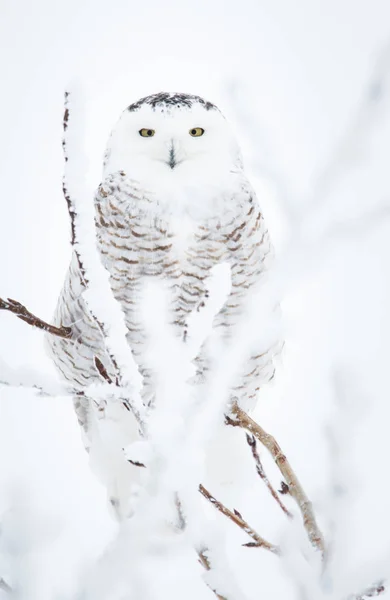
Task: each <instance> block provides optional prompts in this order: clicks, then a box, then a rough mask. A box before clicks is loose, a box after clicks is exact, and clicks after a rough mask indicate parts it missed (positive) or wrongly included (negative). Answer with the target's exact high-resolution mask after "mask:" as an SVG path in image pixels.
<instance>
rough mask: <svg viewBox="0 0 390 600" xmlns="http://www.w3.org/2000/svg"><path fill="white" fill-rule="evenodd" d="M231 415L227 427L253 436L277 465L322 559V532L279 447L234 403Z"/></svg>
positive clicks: (323, 550) (310, 538)
mask: <svg viewBox="0 0 390 600" xmlns="http://www.w3.org/2000/svg"><path fill="white" fill-rule="evenodd" d="M231 412H232V414H233V415H234V416H235V417H236V419H232V418H230V417H227V419H226V422H227V423H228V424H229V425H232V426H236V427H242V428H243V429H246V430H247V431H249V432H250V433H251V434H252V435H254V436H255V437H256V438H257V439H258V440H259V442H260V443H261V444H263V446H265V448H267V450H268V451H269V453H270V454H271V456H272V458H273V459H274V461H275V463H276V464H277V466H278V468H279V470H280V472H281V474H282V475H283V477H284V478H285V480H286V484H287V486H288V491H289V493H290V495H291V497H292V498H294V500H295V502H296V503H297V505H298V507H299V509H300V511H301V514H302V518H303V524H304V527H305V529H306V531H307V535H308V537H309V540H310V542H311V543H312V545H313V546H314V547H315V548H316V549H317V550H319V551H320V552H321V554H322V557H324V554H325V542H324V537H323V535H322V532H321V530H320V528H319V526H318V524H317V521H316V518H315V515H314V511H313V507H312V503H311V502H310V500H309V498H308V497H307V496H306V494H305V492H304V489H303V487H302V485H301V483H300V482H299V479H298V477H297V476H296V475H295V473H294V471H293V469H292V467H291V465H290V463H289V462H288V460H287V458H286V456H285V454H283V452H282V449H281V447H280V446H279V444H278V443H277V441H276V440H275V438H274V437H273V436H272V435H270V434H269V433H267V432H266V431H265V430H264V429H263V428H262V427H261V426H260V425H258V423H256V422H255V421H254V420H253V419H251V417H250V416H249V415H247V413H246V412H245V411H243V410H242V408H240V407H239V406H238V404H237V403H235V404H234V405H233V407H232V411H231Z"/></svg>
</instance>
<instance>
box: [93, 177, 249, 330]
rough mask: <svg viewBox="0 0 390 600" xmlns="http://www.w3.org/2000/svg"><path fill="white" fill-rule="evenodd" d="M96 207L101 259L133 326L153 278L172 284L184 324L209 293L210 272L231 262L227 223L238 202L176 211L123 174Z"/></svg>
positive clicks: (102, 191)
mask: <svg viewBox="0 0 390 600" xmlns="http://www.w3.org/2000/svg"><path fill="white" fill-rule="evenodd" d="M118 178H119V179H118ZM205 201H207V198H206V199H203V202H205ZM173 205H174V206H177V198H175V199H174V200H173ZM95 208H96V230H97V243H98V248H99V251H100V254H101V258H102V261H103V264H104V266H105V267H106V269H107V270H108V271H109V273H110V276H111V285H112V289H113V292H114V295H115V296H116V298H117V300H119V301H120V302H122V303H123V304H124V309H125V313H127V314H128V316H129V319H132V324H133V326H134V328H137V329H139V327H138V325H139V323H138V322H136V321H137V316H136V313H137V303H138V301H139V298H140V296H141V292H142V287H143V285H144V283H145V280H146V279H147V278H148V277H149V276H151V277H159V278H161V279H163V280H164V281H165V282H168V283H169V284H170V286H171V293H172V298H171V300H172V306H174V309H173V310H174V311H175V313H176V314H175V319H174V321H175V322H176V323H177V324H182V325H184V322H185V318H186V315H188V314H189V312H191V311H192V310H193V309H194V308H195V307H196V306H197V304H199V303H200V302H201V301H202V299H203V296H204V295H205V293H206V280H207V278H208V276H209V274H210V269H211V268H212V267H213V266H214V265H216V264H219V263H221V262H225V261H227V260H228V253H227V248H226V244H225V242H224V237H223V232H224V223H226V222H229V221H230V222H231V221H232V220H233V221H234V220H235V217H237V216H238V214H237V213H238V208H237V202H224V203H222V202H219V203H218V202H213V199H210V202H209V206H207V207H206V208H205V209H203V208H202V207H198V208H197V207H194V205H193V202H188V201H187V199H186V197H183V203H182V206H181V208H180V210H174V208H173V207H171V206H170V205H169V203H168V202H167V200H166V198H164V199H163V201H161V202H160V201H159V198H158V197H156V196H155V195H153V194H148V193H145V192H144V190H142V189H141V188H140V186H139V185H138V184H137V182H132V181H131V180H127V179H126V178H125V177H123V176H121V175H120V174H119V176H118V175H117V176H116V177H114V176H111V177H109V178H108V179H106V181H105V182H104V183H103V184H102V185H101V186H100V188H99V190H98V193H97V196H96V200H95Z"/></svg>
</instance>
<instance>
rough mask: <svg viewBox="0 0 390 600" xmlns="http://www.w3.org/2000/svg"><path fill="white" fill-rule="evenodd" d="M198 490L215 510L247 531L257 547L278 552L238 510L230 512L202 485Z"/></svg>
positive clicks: (276, 547)
mask: <svg viewBox="0 0 390 600" xmlns="http://www.w3.org/2000/svg"><path fill="white" fill-rule="evenodd" d="M199 491H200V493H201V494H202V495H203V496H204V497H205V498H206V500H208V501H209V502H210V503H211V504H212V505H213V506H215V508H216V509H217V510H219V512H221V513H222V514H223V515H225V517H228V519H230V520H231V521H233V523H235V524H236V525H238V527H240V529H242V530H243V531H245V533H247V534H248V535H249V536H250V537H251V538H252V539H253V540H254V542H255V545H256V547H257V548H265V549H266V550H269V551H270V552H273V553H274V554H278V555H279V554H280V549H279V548H278V546H275V545H274V544H271V543H270V542H267V540H265V539H264V538H263V537H261V535H259V534H258V533H257V532H256V531H255V530H254V529H252V527H251V526H250V525H249V524H248V523H247V522H246V521H245V520H244V519H243V518H242V516H241V515H240V513H239V512H237V511H235V512H232V511H231V510H229V509H228V508H226V506H224V505H223V504H222V502H219V500H217V499H216V498H214V496H212V495H211V494H210V492H209V491H208V490H206V488H205V487H204V485H202V484H200V485H199ZM245 545H246V544H245ZM251 546H252V544H251Z"/></svg>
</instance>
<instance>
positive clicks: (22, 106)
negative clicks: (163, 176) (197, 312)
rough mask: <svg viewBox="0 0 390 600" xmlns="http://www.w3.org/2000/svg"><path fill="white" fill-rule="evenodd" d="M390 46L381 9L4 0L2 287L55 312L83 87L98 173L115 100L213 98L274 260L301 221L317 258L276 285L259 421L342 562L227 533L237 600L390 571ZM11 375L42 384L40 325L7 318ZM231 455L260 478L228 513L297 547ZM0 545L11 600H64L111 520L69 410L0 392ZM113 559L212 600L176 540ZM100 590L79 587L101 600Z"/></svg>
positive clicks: (38, 310) (325, 588) (0, 329)
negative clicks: (229, 128) (231, 131)
mask: <svg viewBox="0 0 390 600" xmlns="http://www.w3.org/2000/svg"><path fill="white" fill-rule="evenodd" d="M389 40H390V5H389V3H388V1H387V0H371V1H370V2H368V0H365V1H363V0H358V1H352V0H337V1H336V0H326V1H325V0H296V1H295V2H291V1H289V0H272V1H271V0H268V1H267V0H252V1H250V0H242V1H241V2H239V3H238V2H233V1H232V0H227V1H226V0H225V1H223V0H220V1H215V0H211V1H210V0H197V2H191V3H190V2H187V1H183V0H181V1H173V0H167V1H165V2H160V1H159V0H155V1H154V2H150V1H145V2H135V1H132V0H130V1H126V0H112V1H111V2H110V3H108V2H103V1H101V0H98V1H95V2H92V1H90V2H86V1H84V0H80V1H76V0H68V1H67V2H58V1H57V2H49V0H36V1H35V2H33V3H32V2H27V1H26V0H24V1H22V2H18V3H16V2H13V1H11V0H1V2H0V45H1V53H0V65H1V79H0V81H1V95H0V132H1V142H0V189H1V200H0V206H1V213H0V297H3V298H4V297H11V298H15V299H18V300H20V301H21V302H23V303H24V304H26V305H27V306H28V308H29V309H30V310H31V311H32V312H34V313H35V314H38V315H39V316H41V317H42V318H44V319H46V320H48V321H50V319H51V315H52V313H53V310H54V306H55V302H56V299H57V296H58V293H59V290H60V287H61V285H62V282H63V278H64V275H65V271H66V269H67V266H68V262H69V259H70V245H69V225H68V214H67V209H66V205H65V202H64V199H63V196H62V189H61V180H62V172H63V157H62V149H61V137H62V103H63V92H64V88H65V87H66V85H67V84H68V82H69V81H70V80H72V79H73V78H75V77H78V78H81V79H82V81H83V84H84V87H85V93H86V98H87V112H88V121H87V137H86V147H87V153H88V156H89V159H90V167H91V168H90V172H89V174H88V177H89V181H90V182H93V183H96V184H97V183H98V182H99V178H100V170H101V162H102V154H103V150H104V146H105V143H106V139H107V136H108V134H109V131H110V128H111V127H112V125H113V124H114V123H115V121H116V119H117V118H118V116H119V114H120V112H121V110H123V108H125V107H126V106H127V105H128V104H130V103H131V102H132V101H135V100H137V99H138V98H140V97H141V96H144V95H147V94H149V93H153V92H157V91H161V90H167V91H184V92H189V93H195V94H199V95H201V96H204V97H205V98H207V99H209V100H211V101H212V102H215V103H216V104H217V105H218V106H219V107H220V108H221V110H222V111H223V112H224V113H225V115H226V116H227V118H228V119H229V120H230V121H231V122H232V123H233V125H234V127H235V128H236V131H237V135H238V136H239V138H240V140H241V145H242V148H243V152H244V158H245V160H246V164H247V170H248V171H249V172H250V173H251V176H252V179H253V182H254V183H255V185H256V186H257V190H258V195H259V199H260V202H261V204H262V206H263V210H264V214H265V217H266V219H267V221H268V224H269V227H270V230H271V234H272V235H273V238H274V242H275V245H276V247H277V250H278V251H279V252H280V253H281V254H282V255H283V251H284V249H285V248H290V246H289V245H288V244H289V243H290V242H289V239H290V236H295V235H296V234H297V228H298V222H300V223H302V215H303V217H304V219H306V221H305V225H304V231H305V239H306V242H305V243H306V244H307V252H304V254H303V256H301V255H299V252H298V253H297V260H299V261H300V265H301V267H300V268H299V269H297V270H296V272H295V269H294V268H293V261H292V262H291V263H290V264H289V266H288V269H287V270H288V271H289V276H286V277H285V283H284V285H283V286H282V287H283V290H284V291H285V297H284V300H283V304H282V307H283V313H284V329H285V338H286V346H285V351H284V356H283V364H282V366H281V368H280V369H279V372H278V375H277V379H276V381H275V383H274V384H273V385H272V386H270V388H269V389H268V390H265V391H263V392H262V393H261V395H260V400H259V404H258V407H257V409H256V419H257V420H258V421H259V422H260V423H261V424H262V425H263V427H265V429H267V430H269V431H270V432H272V434H273V435H274V436H275V437H276V438H277V440H278V441H279V443H280V444H281V446H282V448H283V450H284V451H285V452H286V454H287V455H288V457H289V460H290V461H291V463H292V464H293V466H294V468H295V470H296V472H297V474H298V476H299V477H300V479H301V481H302V483H303V485H304V487H305V489H306V492H307V493H308V495H309V497H310V498H311V499H312V500H313V502H314V505H315V508H316V511H317V514H318V517H319V520H320V523H321V525H322V527H323V529H324V530H325V532H326V533H327V535H328V537H329V539H331V540H332V554H331V558H330V567H329V574H328V577H327V580H326V581H325V583H323V585H322V587H321V588H318V587H316V584H315V582H311V583H310V581H309V583H307V581H308V580H310V578H311V577H313V575H312V574H309V575H307V576H306V574H305V566H304V564H303V563H302V561H299V560H295V558H294V553H293V552H292V556H291V557H290V558H286V559H285V560H280V559H279V558H277V557H275V556H273V555H271V554H268V553H267V552H266V551H264V550H261V549H246V548H241V547H240V544H241V543H243V542H245V541H248V540H247V539H246V538H245V536H244V534H242V533H241V532H238V533H237V532H235V531H234V526H233V525H232V524H231V523H229V522H228V521H226V529H227V531H229V532H231V538H232V539H231V540H230V543H229V544H230V545H229V550H228V551H229V552H230V553H231V558H232V561H233V562H234V565H235V576H236V580H237V582H238V584H239V586H240V588H241V590H242V593H243V597H245V598H248V599H249V600H250V599H252V598H253V599H254V598H259V597H264V598H267V599H269V600H273V599H275V600H276V599H277V600H279V599H282V598H288V599H290V598H291V599H294V598H310V599H313V598H322V597H324V598H328V597H329V598H332V599H333V598H334V599H336V598H338V599H340V600H341V599H342V598H345V597H346V596H347V595H348V593H352V592H358V591H360V590H362V589H364V588H365V587H367V586H368V585H370V584H371V583H372V582H374V581H378V580H379V579H381V578H382V577H383V578H386V577H389V578H390V519H389V515H388V504H389V490H390V483H389V481H388V456H389V455H390V436H389V434H388V430H389V418H390V408H388V372H389V358H390V351H389V342H388V340H389V338H390V317H389V314H388V307H389V305H390V275H389V272H388V271H389V270H388V257H389V252H390V241H389V240H390V237H389V236H390V58H389V52H388V51H387V55H386V45H388V44H389ZM381 57H382V58H381ZM378 58H379V59H380V64H379V66H377V67H376V66H375V65H376V64H377V59H378ZM375 68H377V69H378V73H379V74H380V75H379V76H378V75H377V74H376V71H375ZM386 69H387V71H386ZM383 73H387V79H386V76H382V74H383ZM378 77H379V78H378ZM369 82H373V83H371V84H370V83H369ZM367 85H368V86H369V87H368V91H367ZM345 139H347V142H348V143H347V144H344V145H343V144H341V146H340V142H342V141H343V140H345ZM327 165H330V168H327ZM324 169H325V171H324ZM270 176H272V177H271V180H270V179H269V177H270ZM310 211H312V212H310ZM306 215H307V217H306ZM293 239H294V237H293ZM10 369H11V370H12V369H14V370H15V372H14V376H15V377H18V376H21V375H23V376H26V374H27V373H28V372H29V371H33V370H35V371H38V372H39V373H43V374H45V373H48V374H49V373H50V374H52V375H53V368H52V366H51V364H50V361H49V359H48V358H47V357H46V355H45V352H44V347H43V336H42V333H41V332H39V331H37V330H33V329H32V328H30V327H28V326H27V325H25V324H24V323H22V322H21V321H18V320H17V319H16V318H15V317H13V316H12V315H9V314H6V313H0V379H1V378H2V377H1V375H2V374H5V375H7V376H8V377H10ZM240 433H242V432H237V435H239V434H240ZM264 458H265V464H266V466H268V469H269V470H270V472H271V473H272V474H273V476H274V477H273V479H274V481H275V483H276V484H278V481H279V480H280V478H278V475H277V473H276V472H275V470H274V468H273V467H272V465H271V464H270V462H269V460H267V459H266V457H265V455H264ZM241 460H242V464H243V465H244V466H243V472H244V473H248V482H249V481H250V483H248V482H247V483H246V484H245V482H244V483H243V489H244V490H245V493H244V494H243V498H242V503H241V505H240V506H238V505H237V506H236V507H235V508H237V509H238V510H240V511H242V512H243V514H244V516H245V517H246V519H247V520H248V521H249V522H250V523H251V524H252V525H253V526H254V527H255V528H256V529H257V530H258V531H259V533H260V534H262V535H264V536H265V537H266V538H267V539H269V540H271V541H272V542H274V543H282V542H283V540H284V541H285V542H286V546H288V544H289V541H288V540H289V538H290V537H291V536H290V533H289V531H288V528H287V524H286V523H285V521H284V520H283V515H282V514H281V512H280V511H278V509H277V506H276V505H274V504H275V503H274V502H273V500H272V499H270V498H268V496H267V493H266V491H265V490H264V489H263V487H262V485H261V482H260V481H259V480H257V479H256V478H255V477H253V478H249V473H250V470H251V469H253V465H252V463H251V457H250V453H249V450H248V449H247V448H246V446H245V443H244V441H243V442H242V456H241V455H240V461H241ZM279 513H280V514H279ZM0 533H1V535H0V578H1V577H4V578H5V579H7V580H12V581H17V582H18V586H19V593H20V595H21V597H22V598H26V599H27V598H28V599H29V600H35V598H36V599H38V598H39V600H52V599H57V598H58V599H64V600H65V599H71V598H72V599H73V598H75V597H76V596H75V594H78V593H79V592H80V589H81V583H80V582H81V581H85V578H87V579H88V578H89V581H90V582H91V581H93V580H94V578H95V575H94V571H93V568H94V567H93V565H94V563H95V561H96V560H97V558H98V557H99V556H100V555H101V554H102V553H103V552H104V550H105V548H106V547H107V544H109V542H110V541H112V540H114V539H115V536H116V535H117V526H116V524H115V523H114V521H113V520H112V518H111V516H110V515H109V513H108V510H107V504H106V493H105V490H104V489H103V487H102V486H101V485H100V483H99V482H98V481H97V480H96V479H95V477H94V475H93V474H92V473H91V472H90V471H89V468H88V457H87V454H86V453H85V451H84V449H83V446H82V442H81V438H80V433H79V429H78V425H77V420H76V418H75V417H74V414H73V409H72V406H71V401H70V399H67V398H60V397H58V398H41V397H36V396H34V394H33V393H30V392H26V390H24V389H23V390H22V389H13V388H8V387H1V388H0ZM294 535H295V534H294ZM293 537H294V536H293ZM286 540H287V541H286ZM235 547H237V548H238V550H237V551H236V550H235ZM114 549H115V552H116V553H117V554H116V555H115V557H114V558H113V557H111V559H109V558H107V560H106V563H105V564H106V566H107V564H108V567H107V581H108V582H110V581H111V580H110V577H111V578H112V577H113V576H114V575H113V573H114V571H115V569H122V571H126V569H129V564H130V563H132V561H133V568H134V569H136V568H137V569H138V574H139V579H140V580H142V578H143V579H144V580H145V581H147V582H148V585H147V586H146V587H145V589H144V590H143V592H142V593H141V592H139V596H138V597H140V598H141V597H145V598H148V599H150V600H154V598H161V597H164V598H165V597H166V598H176V597H177V598H179V597H180V598H181V597H183V595H184V594H185V596H186V597H187V598H203V597H204V598H205V599H206V598H213V597H214V596H213V594H212V592H211V591H210V590H209V589H208V588H207V587H206V586H203V585H202V583H201V582H200V583H199V580H198V575H199V573H200V567H199V571H198V568H197V567H198V566H197V565H196V560H195V559H194V567H193V569H192V570H191V569H188V564H190V562H191V561H189V560H188V556H186V555H185V554H183V553H182V552H181V551H179V550H180V549H179V550H178V552H177V556H171V557H170V559H169V560H168V559H166V558H164V559H161V560H160V561H159V560H158V558H159V557H158V556H154V557H151V558H150V561H149V562H147V563H145V564H139V565H136V562H134V561H135V557H134V556H129V555H127V554H126V544H125V543H124V544H123V548H122V549H123V552H122V554H121V556H120V559H119V554H120V550H121V546H120V544H118V543H117V544H116V546H115V548H114ZM287 554H288V553H287ZM110 560H111V563H110ZM164 561H165V562H164ZM134 565H136V566H134ZM88 573H89V575H88ZM303 580H305V581H306V583H305V584H304V583H303ZM90 585H92V584H90ZM99 586H100V587H99V589H97V590H95V591H94V592H92V596H91V597H94V599H96V598H99V593H100V592H101V594H102V596H101V597H102V598H103V597H104V598H106V597H109V596H104V592H103V591H102V589H103V587H104V586H103V584H101V582H100V583H99ZM305 586H306V587H305ZM310 586H312V587H310ZM142 594H143V595H142ZM77 597H78V596H77ZM88 597H89V596H88ZM118 597H119V596H118ZM383 597H385V595H384V596H383ZM389 597H390V596H389Z"/></svg>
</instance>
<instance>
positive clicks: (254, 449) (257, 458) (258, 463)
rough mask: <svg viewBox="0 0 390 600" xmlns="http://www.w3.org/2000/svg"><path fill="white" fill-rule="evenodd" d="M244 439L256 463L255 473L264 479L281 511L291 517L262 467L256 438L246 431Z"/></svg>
mask: <svg viewBox="0 0 390 600" xmlns="http://www.w3.org/2000/svg"><path fill="white" fill-rule="evenodd" d="M246 441H247V442H248V445H249V447H250V449H251V450H252V456H253V458H254V460H255V463H256V471H257V474H258V475H259V477H260V478H261V479H262V480H263V481H264V483H265V485H266V486H267V488H268V490H269V491H270V493H271V496H272V497H273V498H274V499H275V500H276V502H277V503H278V504H279V506H280V508H281V509H282V511H283V512H284V513H285V514H286V515H287V516H288V517H289V518H290V519H291V518H292V516H293V515H292V514H291V513H290V511H289V510H288V509H287V508H286V507H285V505H284V504H283V502H282V501H281V499H280V498H279V496H278V494H277V492H276V491H275V490H274V488H273V487H272V485H271V482H270V480H269V479H268V477H267V475H266V473H265V471H264V467H263V464H262V462H261V459H260V456H259V453H258V450H257V444H256V438H255V436H254V435H249V434H248V433H247V434H246Z"/></svg>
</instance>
